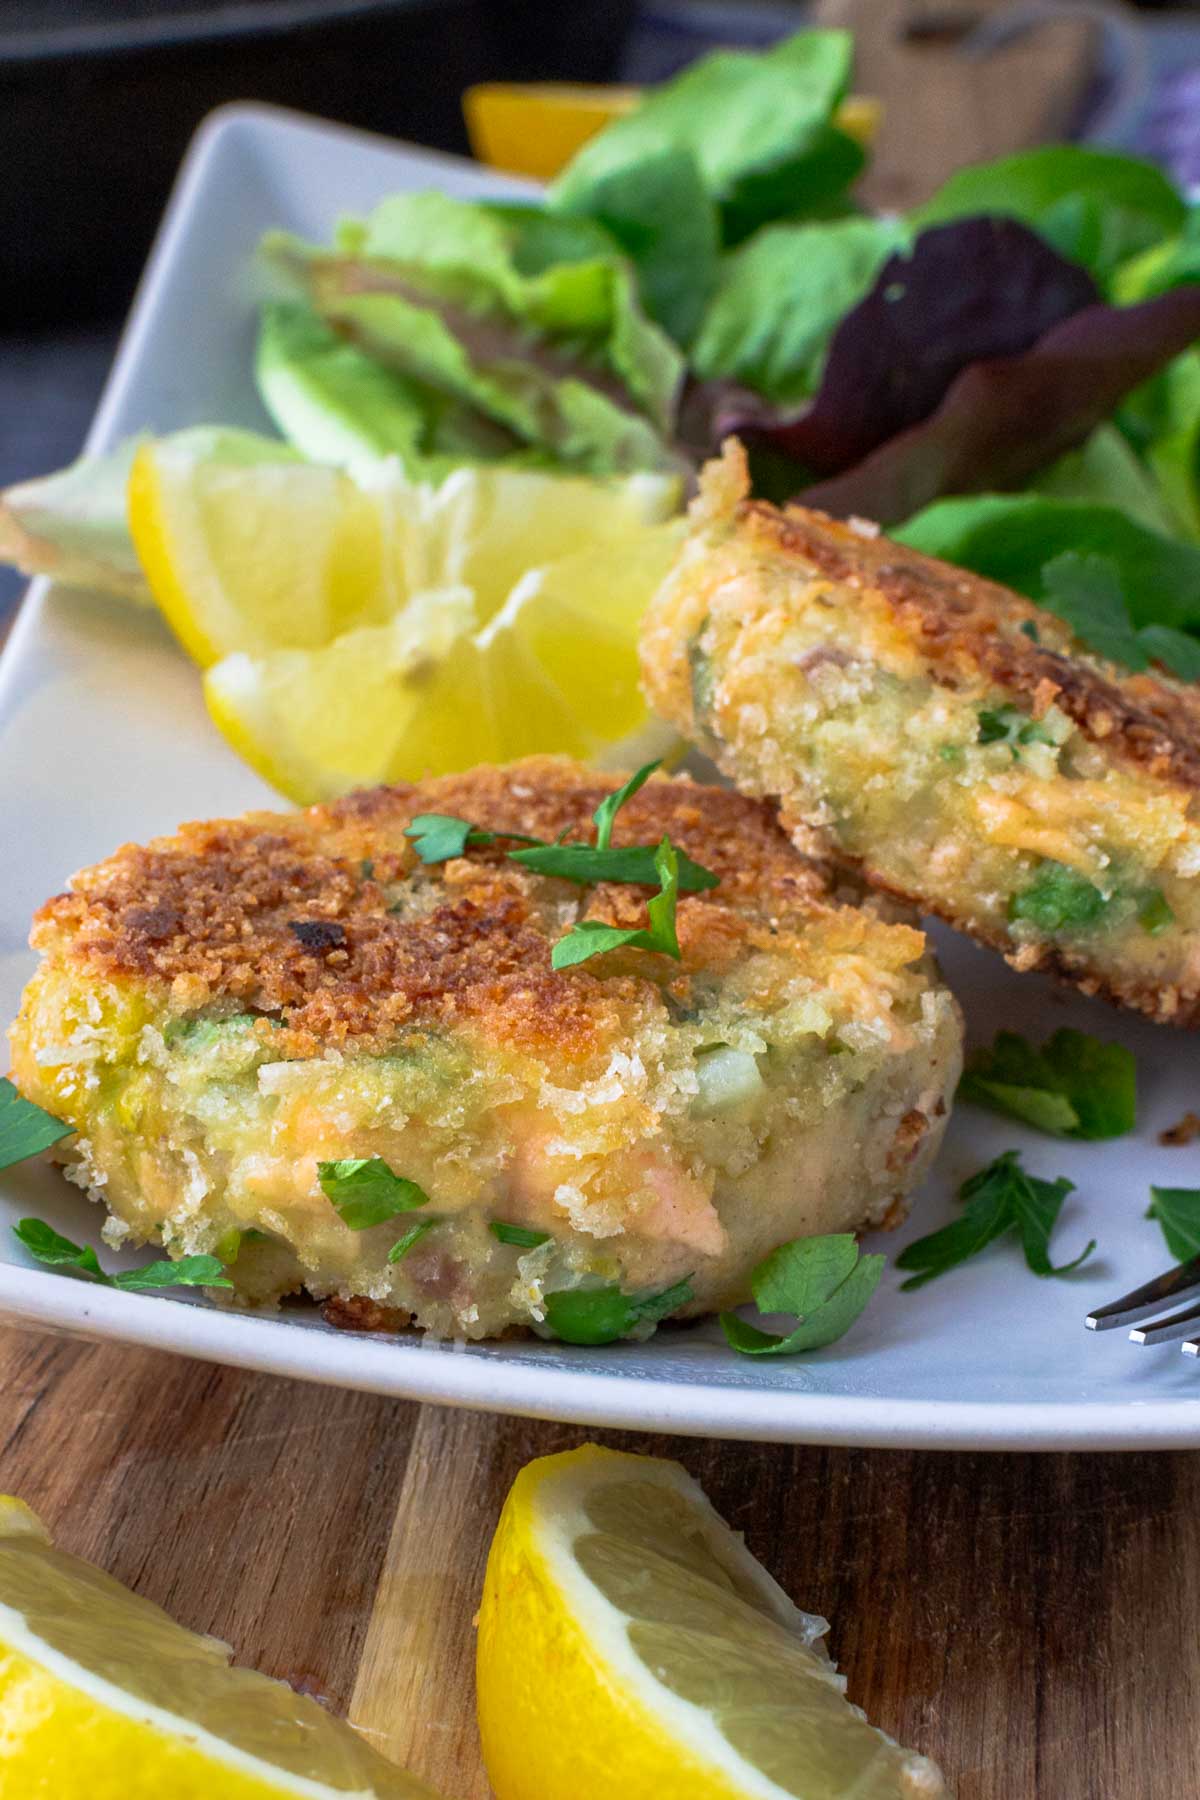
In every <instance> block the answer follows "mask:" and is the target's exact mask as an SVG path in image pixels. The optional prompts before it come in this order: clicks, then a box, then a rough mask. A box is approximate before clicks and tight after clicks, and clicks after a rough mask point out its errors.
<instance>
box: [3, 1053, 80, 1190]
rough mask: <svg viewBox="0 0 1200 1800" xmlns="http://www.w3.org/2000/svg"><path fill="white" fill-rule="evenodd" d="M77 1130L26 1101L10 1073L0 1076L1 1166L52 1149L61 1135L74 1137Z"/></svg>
mask: <svg viewBox="0 0 1200 1800" xmlns="http://www.w3.org/2000/svg"><path fill="white" fill-rule="evenodd" d="M74 1129H75V1127H74V1126H73V1125H64V1124H63V1122H62V1120H61V1119H56V1118H55V1117H54V1116H53V1114H52V1113H48V1112H44V1111H43V1110H42V1108H41V1107H40V1106H35V1105H34V1103H33V1101H32V1100H26V1098H25V1096H24V1094H19V1093H18V1092H17V1090H16V1088H15V1087H14V1086H13V1084H12V1082H11V1081H10V1080H9V1079H8V1077H7V1076H4V1077H2V1078H0V1169H8V1168H11V1166H12V1164H13V1163H19V1162H24V1161H25V1160H26V1158H27V1157H30V1156H36V1155H37V1154H38V1152H39V1150H48V1149H49V1148H50V1146H51V1144H57V1143H58V1141H59V1139H60V1138H65V1137H70V1135H71V1133H72V1132H73V1131H74Z"/></svg>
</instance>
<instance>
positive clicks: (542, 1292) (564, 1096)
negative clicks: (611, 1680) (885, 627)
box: [11, 758, 960, 1338]
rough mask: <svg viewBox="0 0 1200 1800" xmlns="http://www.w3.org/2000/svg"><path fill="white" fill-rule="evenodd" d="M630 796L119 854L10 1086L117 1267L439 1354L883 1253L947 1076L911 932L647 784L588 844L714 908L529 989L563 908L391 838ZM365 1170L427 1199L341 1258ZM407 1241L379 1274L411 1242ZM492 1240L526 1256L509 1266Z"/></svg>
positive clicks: (533, 801)
mask: <svg viewBox="0 0 1200 1800" xmlns="http://www.w3.org/2000/svg"><path fill="white" fill-rule="evenodd" d="M619 782H620V777H619V776H615V775H611V776H610V775H600V774H596V773H594V772H592V771H588V770H584V769H582V768H579V767H577V766H575V765H573V764H570V763H567V762H561V761H556V760H553V759H548V758H541V759H535V760H532V761H529V762H525V763H519V764H516V765H514V766H513V767H511V768H483V769H477V770H475V771H473V772H470V773H468V774H464V775H459V776H452V777H448V778H445V779H442V780H438V781H432V782H430V783H428V784H426V785H424V786H421V787H398V788H379V789H375V790H372V791H369V792H365V793H360V794H354V795H351V796H350V797H348V798H347V799H345V800H341V801H338V802H336V803H334V804H331V805H328V806H318V807H313V808H311V809H310V810H309V811H307V812H302V813H294V814H281V815H276V814H273V813H254V814H250V815H248V816H246V817H244V818H241V819H233V820H225V821H218V822H216V823H210V824H193V825H186V826H184V827H183V828H182V829H181V830H180V832H179V833H178V834H177V835H176V836H174V837H169V838H160V839H157V840H155V841H154V842H153V843H151V844H149V845H147V846H146V847H144V848H141V847H139V846H136V845H127V846H126V847H125V848H124V849H122V850H119V851H118V852H117V854H116V855H115V856H113V857H111V858H110V859H109V860H108V861H107V862H105V863H101V864H99V865H98V866H97V867H96V868H93V869H88V870H85V871H84V872H83V873H82V874H80V875H78V876H77V877H76V878H75V880H74V882H73V883H72V886H71V890H70V892H68V893H65V894H61V895H59V896H58V897H57V898H55V899H53V900H51V901H49V902H48V903H47V904H46V905H45V906H44V907H43V908H42V909H41V911H40V912H39V914H38V915H37V918H36V921H35V925H34V932H33V943H34V945H35V947H36V948H37V949H38V950H39V951H40V952H41V954H42V963H41V967H40V969H39V970H38V972H37V974H36V975H35V976H34V978H33V980H32V981H31V982H30V984H29V986H28V988H27V989H26V992H25V996H24V1001H23V1005H22V1008H21V1013H20V1017H19V1019H18V1020H17V1023H16V1024H15V1026H14V1027H13V1029H12V1033H11V1036H12V1050H13V1065H14V1068H13V1074H14V1079H15V1081H16V1082H17V1084H18V1086H19V1087H20V1089H21V1091H22V1092H23V1093H24V1094H26V1095H27V1096H28V1097H29V1098H30V1099H31V1100H34V1101H36V1102H37V1103H38V1104H39V1105H41V1106H44V1107H46V1108H47V1109H48V1110H49V1111H51V1112H53V1113H56V1114H57V1115H59V1116H60V1117H62V1118H65V1119H66V1120H68V1121H69V1122H70V1123H71V1124H72V1125H73V1126H74V1127H75V1128H76V1131H77V1133H78V1136H77V1137H75V1138H74V1139H71V1140H66V1141H65V1149H63V1150H62V1152H61V1154H62V1155H63V1157H64V1160H65V1161H66V1163H67V1169H68V1173H69V1174H70V1176H71V1178H72V1179H73V1180H75V1181H77V1182H78V1183H79V1184H80V1185H81V1186H83V1187H85V1188H87V1190H88V1191H89V1192H90V1193H91V1194H92V1195H93V1197H94V1198H96V1199H99V1200H102V1201H103V1202H104V1203H105V1205H106V1206H107V1207H108V1209H109V1211H110V1214H111V1217H110V1220H109V1222H108V1224H107V1225H106V1227H105V1236H106V1238H107V1239H108V1240H109V1242H111V1243H113V1244H120V1243H124V1242H126V1241H133V1242H154V1243H161V1244H162V1245H163V1246H164V1247H165V1249H166V1250H167V1252H168V1253H169V1254H170V1255H173V1256H178V1255H182V1254H185V1253H196V1252H200V1253H203V1252H213V1253H216V1254H218V1255H221V1256H222V1257H223V1259H224V1260H226V1261H227V1262H228V1263H229V1265H230V1273H231V1275H232V1278H233V1280H234V1282H235V1287H236V1291H237V1293H238V1295H239V1296H240V1298H241V1299H243V1300H247V1301H256V1302H270V1301H273V1300H276V1299H278V1298H279V1297H280V1296H281V1295H283V1294H286V1293H289V1292H293V1291H297V1290H299V1289H301V1288H304V1289H307V1290H308V1291H309V1293H311V1294H312V1295H314V1296H316V1297H317V1298H320V1299H325V1298H328V1299H330V1301H331V1307H330V1316H332V1317H334V1318H336V1319H338V1320H340V1321H342V1322H347V1323H351V1324H354V1323H359V1324H368V1325H372V1324H373V1325H381V1324H383V1325H386V1324H390V1323H394V1322H395V1321H396V1320H397V1319H398V1318H409V1317H411V1319H412V1320H413V1321H414V1322H415V1323H416V1324H418V1325H420V1326H422V1327H426V1328H428V1329H431V1330H433V1331H436V1332H439V1333H443V1334H455V1335H460V1336H466V1337H470V1338H480V1337H487V1336H494V1335H496V1334H498V1333H500V1332H503V1331H505V1330H506V1329H509V1328H511V1327H514V1326H517V1327H533V1328H535V1329H539V1328H540V1329H544V1328H545V1314H546V1296H547V1295H548V1294H554V1293H555V1292H558V1291H560V1290H563V1289H568V1288H573V1287H577V1286H579V1285H581V1284H583V1285H589V1284H595V1283H616V1284H619V1286H620V1287H621V1288H622V1289H623V1290H624V1291H625V1292H626V1293H628V1294H631V1295H635V1296H644V1295H647V1294H650V1293H656V1292H660V1291H661V1290H663V1289H664V1288H667V1287H668V1286H670V1285H672V1284H674V1283H676V1282H678V1281H681V1280H683V1279H684V1278H690V1283H691V1289H692V1295H693V1298H692V1300H691V1301H690V1303H687V1304H685V1305H684V1306H683V1307H682V1308H681V1309H680V1310H682V1311H683V1312H687V1313H700V1312H706V1311H708V1310H709V1309H711V1308H713V1307H716V1306H720V1305H725V1304H728V1303H732V1302H736V1301H740V1300H742V1299H743V1298H745V1296H746V1291H747V1276H748V1273H749V1270H750V1269H751V1268H752V1267H753V1266H754V1265H755V1264H756V1263H757V1262H758V1261H759V1260H760V1259H761V1258H762V1257H763V1256H764V1255H765V1254H766V1253H767V1252H768V1251H769V1250H771V1249H773V1248H774V1247H775V1246H776V1245H778V1244H779V1243H782V1242H784V1241H786V1240H788V1239H790V1238H794V1237H796V1236H799V1235H802V1234H808V1233H816V1232H825V1231H841V1230H847V1229H858V1228H860V1227H865V1226H868V1225H873V1224H878V1223H879V1222H881V1221H882V1220H884V1218H885V1216H886V1217H887V1218H888V1220H889V1222H891V1221H892V1220H894V1219H895V1218H896V1217H898V1216H900V1215H901V1214H902V1212H903V1202H904V1200H905V1198H906V1196H907V1195H908V1194H909V1193H910V1192H911V1191H912V1189H913V1187H914V1185H915V1184H916V1182H918V1181H919V1180H920V1178H921V1176H922V1174H923V1173H924V1170H925V1169H926V1167H927V1166H928V1163H929V1161H930V1159H931V1157H932V1155H933V1153H934V1150H935V1148H936V1146H937V1144H938V1142H939V1140H940V1137H941V1134H942V1130H943V1126H944V1123H945V1118H946V1112H947V1103H948V1097H949V1096H950V1095H951V1094H952V1092H953V1089H954V1085H955V1082H956V1080H957V1076H958V1071H959V1062H960V1026H959V1019H958V1012H957V1008H956V1006H955V1003H954V1001H953V999H952V997H951V996H950V994H949V993H948V992H947V991H946V990H945V988H944V987H942V986H941V985H940V983H939V980H938V978H937V974H936V971H935V970H934V968H933V967H932V965H931V962H930V960H929V958H928V956H927V954H926V950H925V943H924V939H923V937H922V934H921V933H920V932H919V931H917V930H915V929H913V928H912V927H911V926H910V925H907V924H895V923H888V922H885V921H884V920H883V919H881V918H879V917H877V916H876V915H875V914H874V913H873V912H872V911H870V910H863V909H859V908H857V907H852V906H843V905H838V904H836V903H835V902H834V901H833V899H832V898H831V896H830V893H829V890H828V887H827V878H826V875H825V873H824V872H823V870H822V869H821V868H820V867H819V866H818V865H816V864H814V863H812V862H810V861H808V860H807V859H805V858H804V857H802V856H800V855H799V854H797V852H796V851H795V850H794V849H793V847H792V845H791V844H790V843H789V841H788V839H787V838H786V836H785V835H784V834H783V833H782V832H781V831H780V829H779V827H778V825H777V823H776V820H775V815H774V810H773V808H772V807H770V806H767V805H764V804H762V803H760V802H756V801H753V800H747V799H743V798H742V797H741V796H739V795H737V794H733V793H728V792H725V791H723V790H719V789H714V788H706V787H700V786H696V785H694V784H693V783H691V782H690V781H686V780H668V779H666V778H662V777H657V778H654V779H652V780H651V781H650V782H649V783H648V785H647V786H645V787H644V788H643V789H642V790H641V791H640V792H639V793H638V794H636V795H635V796H634V797H633V798H632V799H631V800H630V801H629V802H628V803H627V804H626V805H625V806H624V807H622V808H621V810H620V812H619V813H618V815H617V820H616V829H615V832H614V835H613V843H614V845H621V844H634V843H657V842H658V841H659V840H660V839H661V837H662V836H663V835H664V834H669V835H670V837H671V838H672V840H673V841H674V843H675V844H676V845H677V846H679V847H680V848H682V849H683V850H686V851H687V853H688V854H689V855H690V856H692V857H693V858H695V860H696V861H698V862H700V863H702V864H704V865H705V866H706V867H707V868H709V869H711V870H712V871H713V872H714V873H715V874H717V875H718V876H719V877H720V885H719V886H718V887H716V888H714V889H711V890H710V891H707V892H704V893H700V894H694V895H687V896H684V897H682V898H681V899H680V902H679V907H678V932H679V940H680V945H681V949H682V953H683V954H682V962H678V963H677V962H675V961H673V960H672V959H671V958H669V957H667V956H665V955H661V954H658V953H652V952H647V951H645V950H640V949H633V948H627V949H621V950H616V951H611V952H608V953H606V954H605V955H604V956H602V957H599V958H596V959H594V960H592V961H590V962H587V963H584V964H582V965H580V966H578V967H576V968H571V969H566V970H563V971H561V972H555V971H554V970H553V969H552V967H551V962H550V951H551V946H552V945H553V943H554V942H555V941H556V940H557V939H558V938H559V937H561V936H562V935H563V933H564V932H565V931H567V930H568V929H569V928H570V926H571V925H572V924H573V923H574V922H575V921H576V919H577V918H579V917H581V916H585V915H586V916H590V917H593V918H599V919H604V920H607V921H609V922H614V923H621V924H633V925H635V926H638V925H644V924H645V919H646V901H647V897H648V895H647V890H646V889H644V888H642V889H639V888H634V887H631V886H628V885H621V886H617V885H603V886H595V887H590V888H581V887H578V886H576V885H574V884H573V883H571V882H568V881H565V880H561V879H551V878H547V877H543V876H537V875H534V874H532V873H530V872H529V871H527V870H525V869H523V868H521V867H519V866H518V865H517V864H515V863H513V862H511V861H508V860H507V859H506V857H505V855H504V849H503V846H502V845H497V846H491V847H481V848H474V847H472V848H470V849H469V851H468V853H467V854H466V855H464V856H462V857H459V858H457V859H455V860H452V861H448V862H445V863H441V864H433V865H428V866H426V865H424V864H422V863H420V862H419V861H418V860H417V857H416V855H415V853H414V849H413V846H412V844H411V842H410V841H409V840H408V839H407V838H406V837H405V835H404V830H405V827H406V825H408V824H409V822H410V821H411V820H412V819H413V817H414V816H415V815H417V814H420V813H429V812H435V813H449V814H454V815H456V816H458V817H461V818H466V819H469V820H470V821H471V822H472V823H474V824H475V825H477V826H479V827H481V828H485V829H488V830H491V831H510V832H522V833H525V834H527V835H529V836H534V837H538V838H543V839H547V840H550V839H554V838H557V837H558V836H559V835H560V833H564V832H566V833H569V834H570V835H571V836H572V837H578V838H586V839H588V840H589V841H590V840H591V837H592V826H591V815H592V813H593V812H594V810H595V808H596V807H597V806H598V805H599V803H600V801H601V800H602V799H603V797H604V796H605V794H606V793H609V792H611V791H612V790H613V789H614V788H615V787H616V786H617V785H618V784H619ZM351 1158H368V1159H369V1158H382V1159H383V1160H384V1161H385V1162H386V1164H387V1166H388V1168H389V1169H390V1170H391V1171H392V1172H393V1173H394V1174H395V1175H398V1176H402V1177H404V1178H405V1179H406V1180H408V1181H411V1182H415V1183H417V1184H418V1186H419V1188H420V1189H421V1190H423V1191H424V1193H425V1194H426V1195H427V1196H428V1203H427V1205H426V1206H424V1207H422V1208H421V1210H420V1212H419V1213H417V1212H409V1213H405V1214H403V1215H402V1216H401V1217H399V1218H398V1219H391V1220H388V1221H387V1222H383V1223H378V1224H371V1225H369V1226H367V1227H366V1228H365V1229H360V1230H354V1229H351V1228H350V1226H349V1225H348V1224H347V1223H345V1222H344V1221H343V1219H342V1218H341V1216H340V1215H339V1213H338V1211H337V1210H336V1208H335V1206H334V1205H333V1203H332V1201H331V1199H330V1197H329V1195H328V1194H327V1192H326V1191H325V1190H324V1188H323V1187H322V1184H321V1181H320V1179H319V1172H318V1171H319V1165H320V1164H322V1163H324V1162H333V1161H340V1160H342V1159H351ZM416 1218H419V1219H420V1220H421V1221H422V1222H424V1221H426V1220H433V1221H434V1223H433V1224H432V1225H430V1227H429V1229H428V1230H426V1231H425V1232H424V1234H423V1235H422V1236H421V1237H420V1239H419V1241H417V1242H415V1243H414V1244H413V1245H412V1247H411V1248H410V1249H408V1250H407V1252H406V1253H405V1254H404V1255H403V1256H401V1257H400V1258H399V1260H395V1261H389V1251H390V1250H391V1249H392V1248H393V1246H394V1245H395V1244H396V1243H397V1240H398V1238H399V1237H400V1235H401V1233H402V1231H403V1230H404V1229H405V1228H406V1227H408V1226H409V1225H410V1224H411V1223H412V1222H413V1220H414V1219H416ZM497 1223H500V1224H504V1225H509V1226H514V1225H515V1226H518V1227H521V1228H524V1230H525V1231H526V1232H527V1233H528V1232H532V1233H545V1234H546V1241H545V1242H544V1243H541V1244H538V1245H536V1246H532V1247H529V1246H526V1245H522V1244H513V1243H506V1242H502V1241H499V1240H498V1238H497V1236H496V1235H495V1233H494V1232H493V1231H492V1230H491V1229H489V1227H491V1226H493V1225H495V1224H497Z"/></svg>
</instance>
